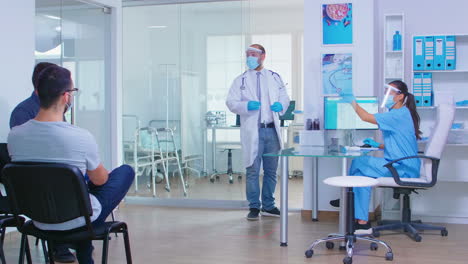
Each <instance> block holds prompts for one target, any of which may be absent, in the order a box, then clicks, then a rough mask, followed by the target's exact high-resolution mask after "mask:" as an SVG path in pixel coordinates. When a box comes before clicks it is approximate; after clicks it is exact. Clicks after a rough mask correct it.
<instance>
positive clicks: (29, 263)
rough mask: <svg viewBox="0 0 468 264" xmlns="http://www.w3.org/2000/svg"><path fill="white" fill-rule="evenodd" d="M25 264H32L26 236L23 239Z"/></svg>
mask: <svg viewBox="0 0 468 264" xmlns="http://www.w3.org/2000/svg"><path fill="white" fill-rule="evenodd" d="M25 244H26V245H25V249H26V263H28V264H32V258H31V250H30V248H29V242H28V236H26V237H25Z"/></svg>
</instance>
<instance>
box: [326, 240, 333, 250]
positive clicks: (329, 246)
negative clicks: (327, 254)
mask: <svg viewBox="0 0 468 264" xmlns="http://www.w3.org/2000/svg"><path fill="white" fill-rule="evenodd" d="M325 246H326V247H327V248H328V249H333V248H334V247H335V243H333V242H327V243H325Z"/></svg>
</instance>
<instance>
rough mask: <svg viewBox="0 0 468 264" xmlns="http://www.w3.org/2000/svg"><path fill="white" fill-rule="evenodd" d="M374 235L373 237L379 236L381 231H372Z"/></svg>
mask: <svg viewBox="0 0 468 264" xmlns="http://www.w3.org/2000/svg"><path fill="white" fill-rule="evenodd" d="M372 236H373V237H379V236H380V232H379V231H374V232H372Z"/></svg>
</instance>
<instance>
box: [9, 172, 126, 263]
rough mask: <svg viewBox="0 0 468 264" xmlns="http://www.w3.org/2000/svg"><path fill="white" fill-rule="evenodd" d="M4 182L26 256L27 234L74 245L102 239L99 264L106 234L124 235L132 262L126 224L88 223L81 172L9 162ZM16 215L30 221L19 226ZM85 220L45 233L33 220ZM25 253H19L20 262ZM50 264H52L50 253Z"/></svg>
mask: <svg viewBox="0 0 468 264" xmlns="http://www.w3.org/2000/svg"><path fill="white" fill-rule="evenodd" d="M2 179H3V182H4V183H5V189H6V192H7V198H8V200H9V204H10V207H11V211H12V213H13V215H14V217H15V219H16V221H17V223H18V230H19V231H20V232H21V233H22V237H21V248H22V249H23V248H24V249H25V250H24V251H26V252H27V253H29V248H28V241H27V235H32V236H35V237H38V238H40V239H42V240H45V241H47V245H48V248H53V242H63V243H73V242H77V241H83V240H102V241H103V250H102V263H107V255H108V247H109V234H110V233H123V238H124V243H125V254H126V260H127V263H132V257H131V252H130V241H129V236H128V229H127V224H126V223H124V222H105V223H103V224H101V225H96V224H92V223H91V215H92V212H93V211H92V208H91V202H90V199H89V193H88V186H87V185H86V182H85V179H84V177H83V175H82V173H81V171H80V170H79V169H78V168H77V167H74V166H70V165H66V164H58V163H10V164H7V165H6V166H5V168H4V169H3V176H2ZM19 215H25V216H27V217H29V218H30V219H32V220H29V221H27V222H26V223H24V225H20V221H21V218H20V216H19ZM78 217H84V219H85V222H86V224H85V226H83V227H80V228H76V229H73V230H66V231H47V230H41V229H38V228H36V227H35V226H34V224H33V220H34V221H38V222H41V223H47V224H58V223H63V222H65V221H68V220H71V219H75V218H78ZM24 251H21V252H20V260H19V261H20V263H23V259H24ZM48 255H49V261H50V263H51V264H54V259H53V253H52V252H51V251H50V250H49V252H48Z"/></svg>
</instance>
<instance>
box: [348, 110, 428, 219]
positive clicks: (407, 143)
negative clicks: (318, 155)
mask: <svg viewBox="0 0 468 264" xmlns="http://www.w3.org/2000/svg"><path fill="white" fill-rule="evenodd" d="M374 116H375V120H376V121H377V125H378V126H379V129H380V130H381V131H382V135H383V140H384V144H385V148H384V158H378V157H370V156H363V157H359V158H356V159H354V160H353V162H352V164H351V168H350V169H349V175H353V176H367V177H372V178H380V177H392V175H391V173H390V171H389V170H388V169H387V168H385V167H384V165H385V164H387V163H388V162H390V161H392V160H396V159H399V158H404V157H408V156H415V155H418V145H417V142H416V135H415V133H414V125H413V119H412V117H411V113H410V111H409V109H408V108H407V107H406V106H403V107H402V108H399V109H392V110H390V111H389V112H386V113H382V114H375V115H374ZM394 167H395V168H396V169H397V171H398V173H399V175H400V177H402V178H418V177H419V169H420V167H421V161H420V160H419V159H409V160H404V161H401V162H398V163H396V164H394ZM371 191H372V189H371V187H360V188H354V195H355V201H354V206H355V218H356V219H360V220H365V221H367V220H368V216H369V202H370V198H371Z"/></svg>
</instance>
